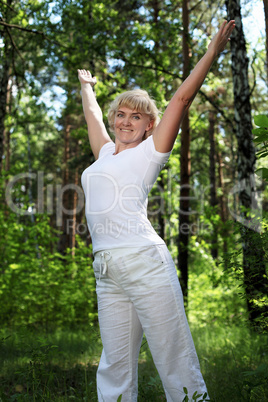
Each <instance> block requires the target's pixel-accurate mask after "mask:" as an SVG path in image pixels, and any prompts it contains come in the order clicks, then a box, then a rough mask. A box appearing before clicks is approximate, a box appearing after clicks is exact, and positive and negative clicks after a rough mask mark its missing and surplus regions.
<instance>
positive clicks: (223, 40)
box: [208, 20, 235, 55]
mask: <svg viewBox="0 0 268 402" xmlns="http://www.w3.org/2000/svg"><path fill="white" fill-rule="evenodd" d="M234 28H235V21H234V20H231V21H229V22H228V23H227V21H224V23H223V24H222V25H221V27H220V29H219V31H218V33H217V34H216V35H215V36H214V38H213V39H212V41H211V42H210V44H209V46H208V48H210V49H211V48H213V50H214V51H215V52H216V55H218V54H219V53H221V52H222V51H223V50H224V48H225V46H226V44H227V43H228V41H229V40H230V36H231V33H232V32H233V30H234Z"/></svg>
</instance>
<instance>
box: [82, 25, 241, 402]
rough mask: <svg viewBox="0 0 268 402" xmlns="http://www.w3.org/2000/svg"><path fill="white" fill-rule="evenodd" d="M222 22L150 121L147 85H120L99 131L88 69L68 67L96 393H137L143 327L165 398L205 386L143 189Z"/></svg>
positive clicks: (159, 163) (171, 138) (226, 33)
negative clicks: (73, 78) (82, 122)
mask: <svg viewBox="0 0 268 402" xmlns="http://www.w3.org/2000/svg"><path fill="white" fill-rule="evenodd" d="M234 26H235V25H234V21H230V22H229V23H227V22H224V23H223V24H222V26H221V28H220V29H219V31H218V33H217V34H216V36H215V37H214V38H213V40H212V41H211V43H210V45H209V47H208V50H207V52H206V54H205V55H204V56H203V58H202V59H201V60H200V61H199V62H198V64H197V65H196V67H195V68H194V70H193V71H192V73H191V74H190V76H189V77H188V78H187V79H186V80H185V81H184V82H183V84H182V85H181V86H180V87H179V88H178V90H177V91H176V93H175V94H174V96H173V97H172V99H171V101H170V103H169V105H168V107H167V109H166V111H165V112H164V114H163V117H162V119H161V121H160V123H159V124H158V120H159V119H158V110H157V107H156V105H155V103H154V101H153V100H152V99H151V98H150V97H149V95H148V93H147V92H146V91H143V90H133V91H128V92H125V93H123V94H121V95H120V96H118V97H117V98H116V99H115V100H114V101H113V102H112V104H111V107H110V110H109V112H108V121H109V125H110V129H111V131H112V132H113V133H114V135H115V143H114V142H113V141H112V140H111V138H110V136H109V135H108V133H107V131H106V128H105V125H104V123H103V119H102V112H101V110H100V108H99V106H98V103H97V101H96V98H95V95H94V92H93V89H92V88H93V86H94V85H95V83H96V79H95V78H94V77H92V76H91V74H90V72H89V71H86V70H78V77H79V80H80V82H81V86H82V91H81V93H82V102H83V109H84V114H85V118H86V122H87V126H88V134H89V141H90V145H91V149H92V151H93V153H94V156H95V158H96V162H94V163H93V164H92V165H91V166H89V167H88V168H87V169H86V170H85V171H84V172H83V175H82V185H83V189H84V192H85V197H86V218H87V222H88V227H89V231H90V234H91V238H92V245H93V253H94V262H93V269H94V273H95V277H96V291H97V296H98V317H99V325H100V331H101V338H102V343H103V352H102V356H101V359H100V363H99V367H98V372H97V390H98V398H99V400H100V401H105V402H110V401H111V402H112V401H113V402H114V401H117V398H118V397H119V396H120V395H122V401H126V402H131V401H136V400H137V394H138V384H137V383H138V381H137V378H138V373H137V371H138V356H139V350H140V345H141V341H142V337H143V333H145V335H146V339H147V341H148V345H149V347H150V350H151V353H152V356H153V359H154V363H155V365H156V368H157V370H158V373H159V375H160V378H161V380H162V383H163V386H164V390H165V393H166V397H167V401H173V402H175V401H178V402H179V401H182V400H183V399H184V397H185V393H184V391H183V388H184V387H186V388H187V389H188V395H189V396H190V397H191V396H192V395H193V394H194V392H195V391H197V392H198V393H199V394H205V393H206V392H207V389H206V385H205V382H204V380H203V377H202V374H201V372H200V367H199V362H198V357H197V354H196V351H195V347H194V344H193V340H192V337H191V333H190V330H189V326H188V323H187V319H186V315H185V311H184V305H183V297H182V292H181V288H180V284H179V281H178V278H177V273H176V268H175V265H174V263H173V261H172V258H171V255H170V253H169V251H168V249H167V247H166V245H165V243H164V241H163V240H162V239H161V238H160V237H159V236H158V234H157V233H156V232H155V230H154V229H153V227H152V225H151V223H150V221H149V220H148V218H147V201H148V193H149V191H150V190H151V188H152V186H153V184H154V183H155V181H156V179H157V176H158V174H159V172H160V170H161V169H162V168H163V166H164V165H165V163H166V162H167V161H168V158H169V155H170V153H171V150H172V147H173V144H174V142H175V139H176V137H177V134H178V130H179V127H180V124H181V121H182V119H183V116H184V113H185V111H186V110H187V109H188V108H189V106H190V105H191V103H192V101H193V99H194V98H195V95H196V93H197V92H198V90H199V88H200V87H201V85H202V83H203V81H204V79H205V77H206V75H207V73H208V71H209V69H210V67H211V65H212V63H213V61H214V60H215V58H216V57H217V55H218V54H219V53H220V52H221V51H222V50H223V49H224V47H225V45H226V43H227V42H228V40H229V37H230V35H231V33H232V30H233V29H234Z"/></svg>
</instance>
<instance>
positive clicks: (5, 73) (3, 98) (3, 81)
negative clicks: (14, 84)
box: [0, 1, 12, 171]
mask: <svg viewBox="0 0 268 402" xmlns="http://www.w3.org/2000/svg"><path fill="white" fill-rule="evenodd" d="M10 3H11V2H10V1H8V4H10ZM7 29H8V28H4V32H3V42H4V49H3V53H4V55H3V59H2V68H1V69H0V171H1V169H2V165H3V156H4V136H5V117H6V114H7V94H8V80H9V70H10V66H11V57H12V55H11V49H10V47H9V43H8V34H7Z"/></svg>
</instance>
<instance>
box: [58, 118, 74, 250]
mask: <svg viewBox="0 0 268 402" xmlns="http://www.w3.org/2000/svg"><path fill="white" fill-rule="evenodd" d="M70 131H71V125H70V117H69V116H66V123H65V130H64V170H63V188H64V187H65V186H67V185H68V184H69V183H70V172H69V160H70ZM70 198H71V194H70V190H67V191H64V192H63V194H62V200H61V202H62V205H63V207H64V208H65V209H68V210H70V207H71V205H70V204H71V202H70ZM58 202H59V201H58ZM69 219H70V215H67V214H66V213H64V212H63V211H62V233H61V235H60V239H59V244H58V250H59V252H60V253H62V254H65V251H66V249H67V247H70V246H71V241H70V233H69V231H70V229H69V223H68V222H69Z"/></svg>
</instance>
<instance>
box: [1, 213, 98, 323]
mask: <svg viewBox="0 0 268 402" xmlns="http://www.w3.org/2000/svg"><path fill="white" fill-rule="evenodd" d="M0 225H1V226H0V230H1V233H2V236H1V239H0V251H1V256H2V258H1V263H0V266H1V277H0V303H1V306H2V308H1V315H0V322H1V325H8V326H13V325H14V326H17V325H34V326H37V325H38V326H43V327H50V326H52V327H55V326H57V327H60V326H63V325H64V326H69V327H72V326H77V325H79V326H83V325H87V324H88V322H94V321H95V320H96V315H97V313H96V295H95V279H94V274H93V270H92V267H91V265H92V258H91V247H88V246H86V245H85V244H84V242H82V241H81V239H79V238H78V239H77V247H76V253H75V255H74V256H73V255H72V254H73V253H72V250H67V252H66V255H65V256H62V255H61V254H59V253H57V251H56V249H55V246H56V245H57V242H58V237H57V234H58V233H57V232H56V231H55V230H54V229H53V228H52V227H51V226H50V224H49V217H47V216H46V215H35V221H34V222H32V221H31V219H30V217H28V216H27V217H22V218H20V217H19V216H17V215H16V214H14V213H13V212H11V211H10V210H6V209H3V208H2V209H0Z"/></svg>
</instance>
